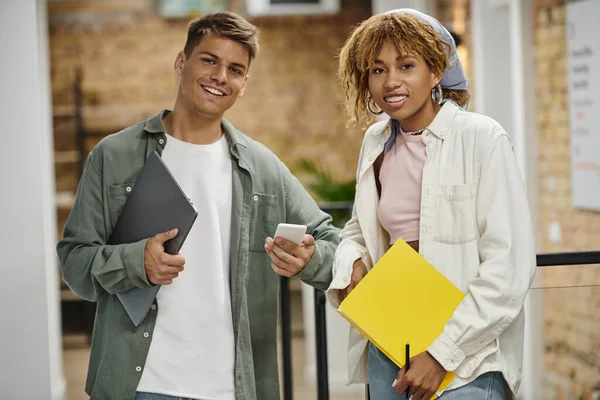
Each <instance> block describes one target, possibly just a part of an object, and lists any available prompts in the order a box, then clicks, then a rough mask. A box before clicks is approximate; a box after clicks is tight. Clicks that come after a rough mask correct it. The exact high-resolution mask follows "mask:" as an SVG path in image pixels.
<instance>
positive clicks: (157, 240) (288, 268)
mask: <svg viewBox="0 0 600 400" xmlns="http://www.w3.org/2000/svg"><path fill="white" fill-rule="evenodd" d="M257 49H258V41H257V31H256V27H254V26H253V25H251V24H250V23H248V22H247V21H245V20H244V19H242V18H241V17H239V16H237V15H235V14H231V13H217V14H212V15H208V16H205V17H203V18H201V19H199V20H196V21H193V22H192V23H191V24H190V26H189V31H188V39H187V43H186V45H185V48H184V50H183V51H182V52H180V53H179V54H178V55H177V58H176V60H175V66H174V67H175V73H176V74H177V75H178V76H179V88H178V91H177V97H176V100H175V106H174V107H173V111H172V112H170V111H168V110H164V111H161V112H160V113H159V114H158V115H156V116H155V117H153V118H150V119H149V120H147V121H144V122H141V123H139V124H136V125H133V126H131V127H129V128H127V129H125V130H123V131H122V132H119V133H117V134H115V135H111V136H109V137H107V138H105V139H104V140H103V141H102V142H101V143H100V144H98V146H97V147H96V148H95V149H94V150H93V151H92V153H91V154H90V156H89V157H88V160H87V163H86V167H85V172H84V174H83V177H82V179H81V182H80V185H79V189H78V192H77V198H76V201H75V204H74V207H73V211H72V212H71V215H70V216H69V220H68V222H67V225H66V227H65V232H64V239H63V240H61V241H60V242H59V244H58V255H59V258H60V263H61V266H62V271H63V276H64V279H65V281H66V282H67V283H68V284H69V286H70V287H71V289H72V290H73V292H75V293H76V294H77V295H78V296H80V297H81V298H83V299H85V300H88V301H95V302H98V307H97V312H96V322H95V326H94V335H93V339H92V350H91V359H90V366H89V371H88V378H87V384H86V392H87V393H88V394H89V395H90V396H91V399H116V400H121V399H133V398H135V399H136V400H146V399H172V398H186V399H214V400H233V399H245V400H253V399H260V400H266V399H276V398H279V383H278V366H277V344H276V330H277V326H276V320H277V292H278V281H279V279H278V276H277V274H279V275H284V276H288V277H291V276H294V277H297V278H300V279H302V280H303V281H305V282H307V283H309V284H311V285H313V286H315V287H317V288H321V289H326V288H327V287H328V285H329V283H330V281H331V264H332V259H333V254H334V251H335V248H336V246H337V244H338V240H339V239H338V230H337V229H335V228H333V227H332V226H331V225H330V220H331V218H330V217H329V216H328V215H327V214H325V213H323V212H321V211H320V210H319V208H318V206H317V205H316V203H315V202H314V201H313V200H312V199H311V197H310V196H309V195H308V193H307V192H306V191H305V190H304V189H303V187H302V186H301V184H300V183H299V182H298V180H296V179H295V178H294V177H293V176H292V175H291V173H290V172H289V170H288V169H287V168H286V167H285V166H284V165H283V164H282V163H281V161H279V160H278V159H277V157H276V156H275V155H274V154H272V153H271V152H270V151H269V150H267V149H266V148H265V147H264V146H262V145H261V144H259V143H257V142H255V141H253V140H252V139H250V138H248V137H247V136H245V135H244V134H242V133H241V132H240V131H238V130H236V129H235V128H234V127H233V126H232V125H231V124H230V123H229V122H228V121H226V120H225V119H223V113H224V112H225V111H226V110H228V109H229V108H230V107H231V106H232V105H233V104H234V103H235V101H236V100H237V98H238V96H241V95H243V93H244V90H245V88H246V82H247V79H248V68H249V66H250V62H251V61H252V59H253V58H254V57H255V55H256V52H257ZM154 150H156V151H157V152H158V153H160V154H161V156H162V158H163V160H164V161H165V163H166V164H167V166H168V167H169V169H170V170H171V172H172V173H173V175H174V177H175V178H176V179H177V180H178V182H179V183H180V185H181V186H182V187H183V189H184V191H185V192H186V194H187V195H188V196H189V197H190V198H191V200H192V201H193V202H194V204H195V205H196V208H197V209H198V212H199V215H198V218H197V220H196V223H195V224H194V227H193V228H192V231H191V232H190V234H189V236H188V237H187V239H186V242H185V244H184V246H183V248H182V250H181V253H180V254H179V255H168V254H166V253H165V252H164V248H163V244H164V243H165V241H167V240H169V239H171V238H173V237H175V236H176V235H177V232H176V231H172V232H164V233H161V234H158V235H156V236H154V237H152V238H149V239H146V240H142V241H140V242H138V243H131V244H126V245H117V246H111V245H107V244H106V242H107V239H108V238H109V236H110V233H111V230H112V227H113V226H114V225H115V223H116V221H117V218H118V216H119V213H120V211H121V209H122V207H123V205H124V204H125V201H126V199H127V193H128V192H130V191H131V187H132V186H133V185H134V183H135V180H136V177H137V175H138V173H139V171H140V170H141V168H142V167H143V165H144V162H145V160H146V157H147V156H148V154H149V153H150V152H152V151H154ZM157 212H158V210H157ZM280 222H288V223H298V224H304V225H307V227H308V230H307V232H308V233H310V235H306V236H305V238H304V241H303V244H302V246H297V245H295V244H293V243H291V242H287V241H283V242H282V243H279V244H275V243H274V241H273V239H271V238H270V237H269V236H270V235H273V234H274V232H275V229H276V227H277V224H278V223H280ZM277 240H278V241H279V238H278V239H277ZM184 266H185V268H184ZM273 271H275V272H276V273H277V274H276V273H274V272H273ZM151 285H163V286H162V288H161V290H160V291H159V292H158V296H157V299H156V300H155V302H154V303H153V305H152V307H151V310H150V311H149V313H148V315H147V316H146V317H145V318H144V320H143V321H142V323H141V324H140V325H139V326H137V327H135V326H134V325H133V323H132V322H131V320H130V319H129V317H128V315H127V313H126V312H125V310H124V309H123V307H122V305H121V303H120V302H119V300H118V299H117V296H115V293H118V292H122V291H125V290H128V289H130V288H133V287H139V288H146V287H150V286H151Z"/></svg>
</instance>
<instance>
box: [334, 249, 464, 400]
mask: <svg viewBox="0 0 600 400" xmlns="http://www.w3.org/2000/svg"><path fill="white" fill-rule="evenodd" d="M464 296H465V295H464V293H463V292H462V291H461V290H460V289H459V288H457V287H456V286H455V285H454V284H453V283H452V282H450V281H449V280H448V279H447V278H446V277H445V276H444V275H442V274H441V273H440V272H439V271H438V270H437V269H435V267H434V266H433V265H431V264H430V263H429V262H428V261H427V260H425V259H424V258H423V257H422V256H421V255H420V254H419V253H417V252H416V251H415V250H414V249H413V248H412V247H410V246H409V245H408V244H407V243H406V242H404V241H403V240H401V239H400V240H398V241H397V242H396V243H395V244H394V245H393V246H392V247H391V248H390V249H389V250H388V251H387V252H386V253H385V254H384V256H383V257H382V258H381V260H379V262H378V263H377V264H375V266H374V267H373V268H372V269H371V271H369V273H368V274H367V275H366V276H365V277H364V278H363V279H362V281H360V283H359V284H358V285H357V286H356V288H354V290H353V291H352V292H350V294H349V295H348V297H346V299H344V301H343V302H342V303H341V304H340V306H339V308H338V313H340V314H341V315H342V316H343V317H344V318H345V319H346V320H348V322H350V324H352V325H353V326H354V327H355V328H356V329H358V330H359V331H360V332H361V333H362V334H363V335H364V336H365V337H366V338H367V339H369V341H371V342H372V343H373V344H374V345H375V346H377V348H378V349H379V350H381V351H382V352H383V353H384V354H385V355H387V356H388V358H390V359H391V360H392V361H394V363H396V365H398V366H399V367H402V366H403V365H404V364H405V362H406V360H405V345H406V343H409V344H410V356H411V357H414V356H416V355H417V354H419V353H422V352H424V351H426V350H427V348H428V347H429V345H431V343H433V341H434V340H435V339H436V338H437V337H438V335H439V334H440V333H442V330H443V328H444V325H445V324H446V322H447V321H448V320H449V319H450V317H451V316H452V314H453V312H454V310H455V309H456V307H457V306H458V304H459V303H460V302H461V301H462V299H463V298H464ZM454 377H455V374H454V373H452V372H448V373H447V374H446V377H445V378H444V381H443V382H442V384H441V385H440V387H439V389H438V394H439V393H440V392H442V391H443V390H444V389H445V388H446V387H447V386H448V385H449V384H450V382H451V381H452V379H454ZM391 384H392V382H390V385H391ZM436 397H437V396H436ZM436 397H434V398H436Z"/></svg>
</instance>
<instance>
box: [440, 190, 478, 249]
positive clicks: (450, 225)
mask: <svg viewBox="0 0 600 400" xmlns="http://www.w3.org/2000/svg"><path fill="white" fill-rule="evenodd" d="M475 190H476V185H475V184H473V183H467V184H462V185H438V186H437V187H436V194H435V206H434V219H433V227H434V229H433V239H434V240H435V241H437V242H440V243H446V244H463V243H467V242H470V241H473V240H475V239H476V237H477V217H476V204H475Z"/></svg>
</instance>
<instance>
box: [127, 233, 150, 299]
mask: <svg viewBox="0 0 600 400" xmlns="http://www.w3.org/2000/svg"><path fill="white" fill-rule="evenodd" d="M148 240H149V239H143V240H140V241H139V242H135V243H130V244H126V245H125V247H124V248H123V265H124V266H125V270H126V271H127V276H128V277H129V279H130V280H131V284H132V285H133V286H135V287H137V288H142V289H144V288H149V287H151V286H153V285H152V284H151V283H150V282H149V281H148V277H147V276H146V269H145V268H144V250H145V249H146V243H147V242H148Z"/></svg>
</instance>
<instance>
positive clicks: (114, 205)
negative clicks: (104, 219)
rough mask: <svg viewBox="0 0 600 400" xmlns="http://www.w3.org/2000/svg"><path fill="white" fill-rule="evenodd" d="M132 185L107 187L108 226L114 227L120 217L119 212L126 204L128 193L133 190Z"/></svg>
mask: <svg viewBox="0 0 600 400" xmlns="http://www.w3.org/2000/svg"><path fill="white" fill-rule="evenodd" d="M133 186H134V183H123V184H120V185H110V186H108V199H107V204H108V216H109V218H110V226H111V227H114V226H115V224H116V223H117V220H118V219H119V215H121V211H122V210H123V207H124V206H125V203H126V202H127V197H128V196H129V193H131V191H132V190H133Z"/></svg>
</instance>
